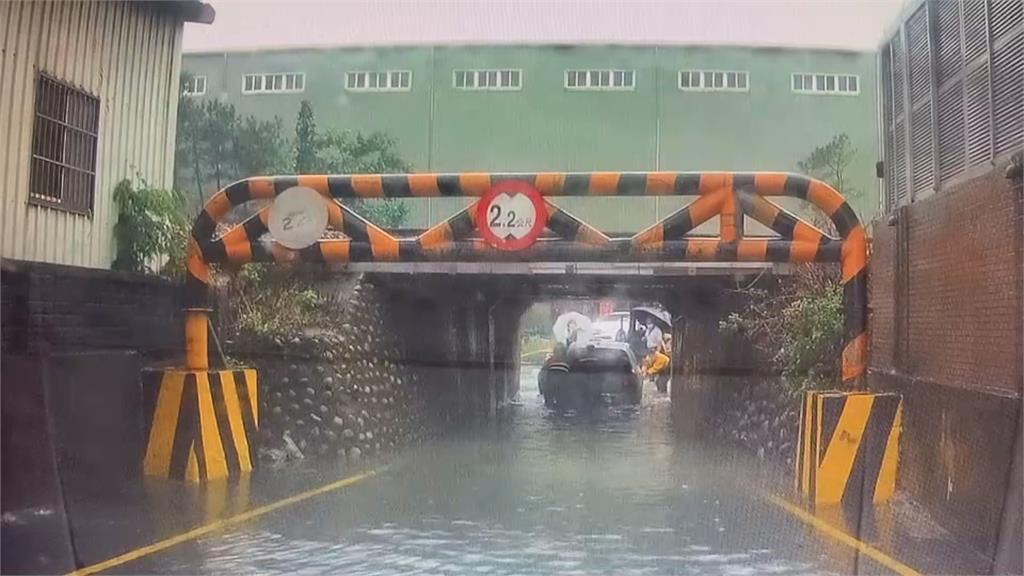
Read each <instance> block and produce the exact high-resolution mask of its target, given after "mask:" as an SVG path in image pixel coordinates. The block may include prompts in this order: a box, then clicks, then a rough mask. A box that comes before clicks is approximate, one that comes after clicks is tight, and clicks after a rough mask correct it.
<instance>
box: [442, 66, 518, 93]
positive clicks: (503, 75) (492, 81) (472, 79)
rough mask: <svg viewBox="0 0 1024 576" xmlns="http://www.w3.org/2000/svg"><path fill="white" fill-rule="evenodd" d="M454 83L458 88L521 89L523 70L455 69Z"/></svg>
mask: <svg viewBox="0 0 1024 576" xmlns="http://www.w3.org/2000/svg"><path fill="white" fill-rule="evenodd" d="M452 85H453V86H455V88H456V89H458V90H520V89H522V87H523V71H522V70H517V69H501V70H455V71H454V73H453V74H452Z"/></svg>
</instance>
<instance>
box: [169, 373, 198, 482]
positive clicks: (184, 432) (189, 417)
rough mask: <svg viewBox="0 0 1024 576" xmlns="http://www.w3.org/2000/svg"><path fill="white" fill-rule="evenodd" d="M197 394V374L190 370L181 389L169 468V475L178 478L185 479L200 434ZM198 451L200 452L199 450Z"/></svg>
mask: <svg viewBox="0 0 1024 576" xmlns="http://www.w3.org/2000/svg"><path fill="white" fill-rule="evenodd" d="M196 394H197V390H196V375H195V374H194V373H191V372H189V373H187V374H185V382H184V387H183V388H182V390H181V403H180V404H179V405H178V422H177V424H175V426H174V441H173V442H172V443H171V462H170V467H169V468H168V470H169V474H168V475H169V476H170V477H171V478H176V479H178V480H184V479H185V470H186V468H187V467H188V455H189V449H190V448H191V447H192V443H193V441H195V440H196V437H197V436H198V434H197V433H196V432H198V430H197V427H198V425H199V422H198V420H199V418H198V416H199V401H198V398H197V397H196ZM196 452H197V453H198V450H197V451H196ZM197 456H198V454H197Z"/></svg>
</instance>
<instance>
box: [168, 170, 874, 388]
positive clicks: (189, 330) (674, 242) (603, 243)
mask: <svg viewBox="0 0 1024 576" xmlns="http://www.w3.org/2000/svg"><path fill="white" fill-rule="evenodd" d="M504 180H519V181H525V182H527V183H529V184H531V185H533V186H534V187H535V188H536V189H537V190H538V191H539V192H540V193H541V195H542V196H545V197H546V198H550V197H554V196H697V197H698V198H697V199H696V200H695V201H694V202H692V203H690V204H689V205H687V206H685V207H683V208H681V209H679V210H678V211H676V212H674V213H673V214H671V215H670V216H668V217H667V218H664V219H663V220H661V221H660V222H658V223H656V224H654V225H652V226H650V227H649V228H647V229H645V230H643V231H641V232H639V233H638V234H635V235H633V236H631V237H626V238H610V237H608V236H607V235H605V234H604V233H602V232H600V231H599V230H597V229H595V228H593V227H591V226H589V225H588V224H586V223H584V222H582V221H580V220H579V219H577V218H576V217H574V216H572V215H571V214H569V213H568V212H565V211H564V210H562V209H561V208H559V207H558V206H556V205H554V204H553V203H551V202H550V201H547V209H548V225H547V227H548V229H549V230H551V231H552V232H554V233H555V234H557V235H558V236H560V237H561V239H541V240H540V241H538V242H537V243H536V244H535V245H534V246H532V247H531V248H528V249H526V250H523V251H520V252H514V253H509V252H501V251H498V250H494V249H491V248H490V247H488V246H487V245H486V244H485V243H484V242H482V241H481V240H479V239H474V238H471V237H470V235H471V233H472V232H473V231H474V230H475V229H476V222H475V209H474V208H475V205H476V204H475V203H473V204H472V205H470V206H469V207H467V208H466V209H464V210H462V211H460V212H459V213H457V214H455V215H454V216H452V217H451V218H448V219H447V220H445V221H443V222H441V223H439V224H437V225H435V226H433V227H432V228H430V229H429V230H427V231H426V232H424V233H422V234H420V235H419V236H417V237H415V238H396V237H395V236H393V235H391V234H389V233H388V232H387V231H385V230H383V229H381V228H380V227H378V226H375V225H374V224H372V223H370V222H368V221H367V220H365V219H363V218H362V217H360V216H359V215H358V214H356V213H355V212H353V211H352V210H351V209H349V208H348V207H347V206H344V205H343V203H342V200H344V199H356V198H406V197H437V196H463V197H479V196H482V195H483V194H484V193H486V192H487V190H488V189H490V187H491V186H493V185H495V184H497V183H499V182H501V181H504ZM293 186H306V187H309V188H312V189H314V190H316V191H317V192H319V193H320V194H321V195H323V196H324V198H325V199H327V200H330V201H329V202H328V214H329V218H328V222H329V225H330V226H331V227H333V228H335V229H336V230H339V231H341V232H342V233H343V234H344V235H346V236H347V238H345V239H322V240H320V241H319V242H317V243H315V244H313V245H312V246H309V247H307V248H304V249H302V250H290V249H288V248H285V247H284V246H281V245H280V244H278V243H276V242H274V241H273V240H269V241H263V240H261V237H262V236H263V235H264V234H265V233H266V232H267V218H268V211H267V209H263V210H261V211H260V212H259V213H257V214H256V215H254V216H252V217H251V218H249V219H248V220H246V221H244V222H242V223H241V224H238V225H236V226H235V227H233V228H231V229H229V230H228V231H227V232H225V233H224V234H222V235H220V236H218V237H216V238H215V237H214V233H215V232H216V230H217V226H218V224H220V223H221V222H222V220H223V219H224V218H225V216H227V214H228V213H229V212H231V210H232V209H234V208H235V207H236V206H239V205H242V204H244V203H246V202H249V201H251V200H273V199H274V197H275V196H276V195H277V194H279V193H280V192H282V191H284V190H287V189H288V188H291V187H293ZM772 196H790V197H794V198H799V199H801V200H805V201H807V202H809V203H811V204H813V205H814V206H816V207H817V208H818V209H820V210H821V211H822V212H824V213H825V214H826V215H827V216H828V217H829V218H830V219H831V221H832V223H833V224H834V225H835V227H836V230H837V231H838V232H839V236H840V237H839V238H832V237H830V236H828V235H827V234H825V233H823V232H822V231H821V230H819V229H817V228H815V227H814V226H813V225H811V224H809V223H807V222H805V221H804V220H802V219H800V218H798V217H797V216H795V215H793V214H791V213H789V212H787V211H785V210H784V209H782V208H781V207H779V206H778V205H776V204H775V203H774V202H771V201H770V200H768V197H772ZM716 215H717V216H720V217H721V226H720V235H719V237H718V238H706V237H704V238H701V237H687V236H685V235H686V234H687V233H688V232H690V231H691V230H693V229H694V228H696V227H697V226H699V225H700V224H702V223H703V222H705V221H707V220H709V219H711V218H712V217H714V216H716ZM744 215H746V216H750V217H751V218H753V219H755V220H757V221H758V222H761V223H762V224H764V225H765V226H768V227H769V228H771V229H772V230H773V231H775V232H776V233H778V234H779V236H780V238H779V239H774V238H773V239H765V238H761V239H751V238H744V237H743V217H744ZM509 259H512V260H528V261H563V260H568V261H573V260H575V261H609V260H610V261H650V260H663V261H684V260H702V261H724V262H728V261H749V262H839V263H840V264H841V268H842V283H843V308H844V313H845V321H844V331H843V356H842V380H843V386H844V388H847V389H855V388H859V387H861V384H862V380H863V376H864V370H865V366H866V363H867V333H866V332H867V239H866V236H865V232H864V227H863V226H862V224H861V223H860V221H859V220H858V219H857V215H856V213H855V212H854V211H853V208H851V207H850V205H849V204H848V203H847V202H846V200H845V199H843V197H842V196H841V195H840V194H839V193H838V192H837V191H836V190H835V189H833V188H832V187H831V186H829V185H828V184H825V183H824V182H821V181H819V180H815V179H813V178H808V177H806V176H801V175H798V174H789V173H783V172H742V173H741V172H593V173H556V172H548V173H532V174H490V173H462V174H387V175H377V174H363V175H337V176H335V175H301V176H270V177H254V178H247V179H245V180H240V181H238V182H235V183H233V184H231V185H229V186H227V187H226V188H224V189H223V190H220V191H219V192H217V193H216V194H214V195H213V196H212V197H211V198H210V199H209V200H208V201H207V203H206V205H205V206H204V208H203V211H202V212H201V213H200V215H199V217H198V218H197V219H196V221H195V224H194V225H193V227H192V237H191V239H190V240H189V250H188V261H187V275H186V290H187V302H188V310H187V315H186V364H187V368H188V369H190V370H206V369H207V368H208V366H209V363H208V355H207V343H206V337H207V328H208V313H209V311H210V305H209V285H210V267H209V266H210V264H213V263H232V264H236V265H239V264H244V263H246V262H251V261H274V262H290V261H307V262H326V263H346V262H358V261H392V262H403V261H417V260H445V261H465V260H509Z"/></svg>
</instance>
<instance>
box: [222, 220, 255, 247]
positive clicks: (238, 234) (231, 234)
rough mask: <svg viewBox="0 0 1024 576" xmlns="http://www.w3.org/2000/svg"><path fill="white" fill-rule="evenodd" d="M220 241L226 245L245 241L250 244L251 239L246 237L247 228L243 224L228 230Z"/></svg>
mask: <svg viewBox="0 0 1024 576" xmlns="http://www.w3.org/2000/svg"><path fill="white" fill-rule="evenodd" d="M220 239H221V241H223V242H224V244H225V245H227V244H231V243H233V242H243V241H244V242H245V243H247V244H248V241H249V237H248V236H246V235H245V228H244V227H243V226H242V225H241V224H239V225H238V226H235V227H234V228H232V229H230V230H228V231H227V232H226V233H225V234H224V235H223V236H221V238H220Z"/></svg>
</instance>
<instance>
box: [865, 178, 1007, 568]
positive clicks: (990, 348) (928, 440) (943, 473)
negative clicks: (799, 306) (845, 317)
mask: <svg viewBox="0 0 1024 576" xmlns="http://www.w3.org/2000/svg"><path fill="white" fill-rule="evenodd" d="M1004 168H1005V166H997V167H994V168H993V169H992V170H991V171H989V172H988V173H986V174H983V175H981V176H978V177H976V178H973V179H969V180H966V181H963V182H961V183H959V184H955V185H951V186H949V187H948V189H946V190H944V191H943V192H942V193H940V194H936V195H935V196H932V197H930V198H927V199H924V200H919V201H917V202H914V203H913V204H911V205H910V206H908V207H905V208H902V209H901V210H900V211H898V212H897V213H896V214H895V217H894V218H893V219H892V220H891V221H879V222H876V224H875V238H874V250H873V259H872V261H871V263H870V274H869V278H870V302H871V306H872V310H871V312H872V314H871V320H870V322H871V334H872V342H871V350H872V357H871V365H870V368H869V384H870V385H871V386H872V387H874V388H877V389H883V390H896V391H899V392H902V393H903V394H904V397H905V404H904V406H905V423H904V435H903V438H902V444H901V453H900V456H901V469H900V474H899V488H900V489H903V490H906V491H908V492H909V493H910V494H911V495H912V496H914V497H915V498H916V499H917V500H918V501H919V502H921V503H922V504H924V505H925V506H926V508H927V509H928V511H929V512H930V513H932V514H933V515H934V516H935V518H936V519H938V520H939V521H940V523H943V524H945V525H946V526H949V527H951V528H955V529H956V530H957V532H958V533H960V534H969V535H970V539H971V544H972V545H973V546H974V547H975V548H976V549H977V550H978V551H979V552H981V553H982V554H985V555H987V556H989V557H991V556H992V554H993V553H994V548H995V542H996V541H997V535H998V533H999V530H1000V518H1001V516H1002V514H1003V513H1004V512H1003V511H1004V497H1005V495H1006V493H1007V489H1008V487H1009V485H1008V477H1009V476H1008V475H1009V471H1010V464H1011V461H1012V456H1013V445H1014V440H1015V435H1016V433H1017V430H1018V426H1017V422H1018V418H1020V403H1021V385H1022V379H1024V370H1022V361H1024V360H1022V355H1021V349H1022V346H1024V340H1022V324H1021V317H1022V310H1021V306H1022V304H1021V302H1022V288H1021V282H1022V275H1021V274H1022V272H1021V259H1022V251H1021V241H1022V223H1021V187H1020V180H1019V179H1018V180H1016V182H1012V181H1010V180H1008V179H1007V178H1006V177H1005V176H1004ZM890 222H891V223H890Z"/></svg>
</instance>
